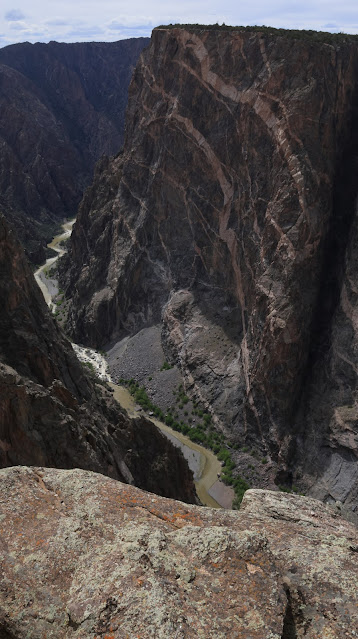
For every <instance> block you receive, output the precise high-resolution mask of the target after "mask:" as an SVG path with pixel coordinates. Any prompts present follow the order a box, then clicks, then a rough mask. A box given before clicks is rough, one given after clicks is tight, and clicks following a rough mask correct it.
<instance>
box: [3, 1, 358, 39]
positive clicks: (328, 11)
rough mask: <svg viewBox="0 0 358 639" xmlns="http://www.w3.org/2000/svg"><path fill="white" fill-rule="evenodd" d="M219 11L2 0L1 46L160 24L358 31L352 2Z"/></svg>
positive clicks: (230, 6)
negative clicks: (44, 7)
mask: <svg viewBox="0 0 358 639" xmlns="http://www.w3.org/2000/svg"><path fill="white" fill-rule="evenodd" d="M219 7H220V8H219V9H217V3H216V2H213V0H207V1H206V2H204V0H196V1H195V2H194V3H193V2H189V0H184V1H183V2H182V3H181V4H180V6H178V7H174V9H168V5H167V3H165V4H164V2H163V0H154V3H152V4H151V6H150V12H151V13H150V15H148V6H147V4H144V2H143V0H133V2H132V4H131V7H130V9H128V8H127V7H125V8H124V5H122V4H121V3H120V2H118V0H103V2H102V3H101V4H100V6H99V5H98V3H97V1H95V0H86V3H85V2H84V0H79V1H78V2H77V3H76V5H74V4H73V3H72V2H70V0H53V1H52V2H51V5H47V6H46V9H45V13H44V9H43V5H42V3H40V2H39V0H33V1H32V2H31V4H30V2H29V0H18V1H17V2H16V4H15V5H14V3H13V1H12V0H4V6H3V12H2V13H1V14H0V47H5V46H8V45H11V44H18V43H22V42H30V43H32V44H35V43H36V42H45V43H48V42H50V41H56V42H63V43H75V42H117V41H118V40H126V39H129V38H138V37H150V36H151V33H152V30H153V29H154V28H155V27H157V26H159V25H169V24H203V25H204V24H207V25H213V24H219V25H221V24H226V25H228V26H232V27H236V26H242V27H247V26H252V27H254V26H267V27H269V28H276V29H294V30H295V29H297V30H313V31H324V32H327V33H346V34H347V35H356V34H358V9H357V5H356V4H355V2H354V1H353V0H344V1H343V2H341V3H340V5H339V6H337V4H336V3H335V2H333V1H331V0H328V1H323V0H312V1H311V2H306V3H305V2H303V3H297V2H296V0H293V2H287V0H286V1H284V0H272V2H271V3H270V5H269V7H268V6H267V3H265V2H263V0H252V1H251V2H250V1H249V0H243V1H242V3H241V5H240V7H239V8H238V7H237V4H236V3H234V2H233V0H222V2H221V3H220V5H219Z"/></svg>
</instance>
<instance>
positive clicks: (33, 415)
mask: <svg viewBox="0 0 358 639" xmlns="http://www.w3.org/2000/svg"><path fill="white" fill-rule="evenodd" d="M0 299H1V307H0V468H3V467H6V466H13V465H20V466H21V465H39V464H40V465H41V464H43V465H47V466H54V467H59V468H76V467H77V468H84V469H87V470H93V471H97V472H100V473H102V474H104V475H109V476H110V477H113V478H114V479H120V480H122V481H125V482H128V483H131V484H133V483H134V484H136V485H137V486H140V487H141V488H144V489H146V490H149V491H152V492H155V493H159V494H162V495H164V496H167V497H174V498H177V499H182V500H184V501H188V502H193V503H194V502H195V490H194V484H193V481H192V473H191V471H189V468H188V466H187V463H186V461H185V459H184V457H183V456H182V454H181V452H180V451H179V450H178V449H177V448H175V447H174V446H172V444H171V442H169V440H168V439H167V438H166V437H164V436H163V435H162V434H161V433H160V432H159V431H158V429H157V428H156V427H155V426H154V425H153V424H152V423H151V422H149V421H147V420H146V419H144V418H140V419H134V420H133V419H130V418H129V417H128V416H127V414H126V412H125V411H123V410H121V409H120V407H119V405H118V404H117V402H115V401H114V400H113V398H112V394H111V392H110V391H109V390H108V389H107V388H105V387H104V386H103V385H101V384H99V383H98V380H97V379H96V378H93V377H90V376H89V374H88V373H86V371H85V369H84V367H83V365H82V364H81V363H80V362H79V361H78V360H77V357H76V355H75V353H74V351H73V349H72V346H71V344H70V342H69V341H68V340H67V338H66V337H65V336H64V335H63V333H62V332H61V330H60V329H59V327H58V325H57V324H56V322H55V321H54V320H53V319H52V317H51V315H50V313H49V311H48V308H47V306H46V303H45V301H44V299H43V297H42V293H41V292H40V289H39V288H38V286H37V284H36V282H35V280H34V277H33V274H32V272H31V269H30V267H29V265H28V263H27V261H26V259H25V256H24V253H23V251H22V249H21V247H20V245H19V243H18V241H17V240H16V238H15V236H14V232H13V231H12V230H11V229H10V228H9V227H8V225H7V223H6V221H5V219H4V217H2V216H1V215H0ZM0 634H1V633H0Z"/></svg>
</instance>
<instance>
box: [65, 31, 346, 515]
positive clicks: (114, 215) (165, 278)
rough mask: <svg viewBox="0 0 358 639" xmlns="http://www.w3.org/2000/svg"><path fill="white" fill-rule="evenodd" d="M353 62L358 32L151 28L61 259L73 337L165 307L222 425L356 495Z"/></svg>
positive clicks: (301, 474)
mask: <svg viewBox="0 0 358 639" xmlns="http://www.w3.org/2000/svg"><path fill="white" fill-rule="evenodd" d="M357 77H358V47H357V44H356V43H355V41H348V40H346V41H345V40H344V39H342V40H341V41H339V42H335V41H333V40H332V41H328V42H326V43H325V42H317V41H315V40H314V39H313V38H307V39H292V38H289V37H285V36H284V35H270V34H268V33H260V32H257V31H256V32H248V31H246V32H240V31H232V32H229V31H220V30H205V29H195V28H193V29H190V28H189V29H186V28H177V29H165V28H160V29H157V30H155V31H154V32H153V36H152V41H151V46H150V48H149V49H147V50H146V51H145V52H144V53H143V54H142V55H141V57H140V60H139V63H138V65H137V68H136V71H135V73H134V76H133V80H132V83H131V87H130V98H129V105H128V112H127V124H126V140H125V145H124V150H123V153H122V154H121V155H119V156H118V157H116V158H115V159H114V160H112V161H105V162H103V163H102V164H101V165H100V166H98V169H97V172H96V174H95V178H94V182H93V185H92V186H91V188H90V189H89V190H88V191H87V192H86V194H85V197H84V199H83V201H82V204H81V207H80V212H79V216H78V219H77V223H76V225H75V227H74V232H73V236H72V244H71V250H70V253H69V255H68V258H67V259H66V261H65V263H64V264H63V266H62V270H63V273H64V275H63V280H64V283H65V286H66V291H67V296H68V297H70V298H71V301H72V310H71V312H70V316H69V320H68V328H69V330H70V331H71V333H72V334H73V335H74V336H75V337H76V339H77V340H81V341H83V342H86V343H88V344H93V345H95V346H99V345H104V344H106V343H108V342H109V341H113V340H115V339H119V338H120V337H121V336H122V335H125V334H128V333H134V332H135V331H136V330H139V329H141V328H142V327H143V326H148V325H151V324H153V323H155V322H158V321H161V322H162V339H163V344H164V348H165V350H166V353H167V355H168V358H169V359H172V360H173V361H176V363H178V365H179V366H180V368H181V370H182V373H183V376H184V380H185V386H186V390H187V391H188V392H189V393H190V394H191V395H192V396H194V397H197V398H198V399H199V400H201V401H204V402H206V403H207V404H209V405H210V407H211V410H212V412H213V415H214V416H215V418H216V422H217V425H218V426H219V427H221V428H224V429H225V430H226V431H227V432H229V433H231V434H232V435H233V436H234V437H235V438H236V440H237V442H238V443H240V444H241V443H243V442H245V443H246V444H249V445H255V446H256V447H259V449H261V450H262V451H264V452H265V453H266V452H267V451H268V452H269V454H270V455H271V456H272V458H273V459H274V460H275V462H276V463H277V468H278V477H280V476H282V478H283V479H284V480H285V481H288V482H291V481H292V478H293V477H294V478H295V480H299V481H300V482H301V484H302V485H303V486H304V487H305V488H306V489H311V490H313V491H316V494H317V496H319V497H320V498H323V499H331V498H334V499H340V500H342V501H346V502H347V503H349V504H351V506H352V508H355V507H356V505H357V492H356V491H357V451H358V443H357V418H356V415H357V410H356V407H357V404H356V399H357V398H356V385H357V370H358V361H357V354H356V344H357V337H356V330H357V328H356V326H357V323H356V319H355V315H356V312H357V311H356V310H355V306H356V304H355V298H356V289H357V286H358V280H357V274H356V272H355V271H356V249H355V243H354V236H355V233H356V230H355V229H356V223H357V222H356V206H355V202H356V196H357V188H356V168H357V151H358V147H357V144H356V141H357V130H358V121H357V105H358V99H357V93H356V89H355V87H356V83H357ZM317 459H319V462H317ZM332 464H333V465H332Z"/></svg>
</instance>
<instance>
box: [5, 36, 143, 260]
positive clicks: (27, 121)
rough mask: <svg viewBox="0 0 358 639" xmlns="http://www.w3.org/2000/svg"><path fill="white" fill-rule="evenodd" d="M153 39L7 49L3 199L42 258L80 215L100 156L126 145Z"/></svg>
mask: <svg viewBox="0 0 358 639" xmlns="http://www.w3.org/2000/svg"><path fill="white" fill-rule="evenodd" d="M148 43H149V39H148V38H132V39H130V40H122V41H120V42H110V43H97V42H92V43H76V44H64V43H58V42H50V43H49V44H43V43H37V44H30V43H28V42H26V43H23V44H15V45H11V46H8V47H4V48H3V49H0V204H1V205H2V207H3V209H4V210H5V211H6V215H7V218H8V220H9V221H10V222H11V223H12V224H13V226H14V227H15V228H16V230H17V232H18V234H19V236H20V238H21V240H22V242H23V244H24V245H25V247H26V250H27V253H28V255H29V257H30V258H31V259H32V261H34V262H35V263H41V262H43V261H44V247H45V246H46V242H49V241H50V239H51V238H52V235H53V231H54V228H55V227H56V225H58V223H59V222H60V221H62V220H63V218H64V217H72V216H74V215H75V213H76V209H77V206H78V203H79V201H80V199H81V197H82V193H83V190H84V188H85V187H86V186H87V185H88V183H89V182H90V180H91V179H92V174H93V167H94V164H95V163H96V161H97V160H98V159H99V158H100V157H101V155H103V154H106V155H112V154H114V153H117V151H118V150H119V149H120V147H121V145H122V143H123V134H124V115H125V109H126V106H127V95H128V85H129V81H130V78H131V74H132V71H133V68H134V67H135V64H136V62H137V58H138V56H139V54H140V52H141V51H142V49H143V47H145V46H146V45H147V44H148Z"/></svg>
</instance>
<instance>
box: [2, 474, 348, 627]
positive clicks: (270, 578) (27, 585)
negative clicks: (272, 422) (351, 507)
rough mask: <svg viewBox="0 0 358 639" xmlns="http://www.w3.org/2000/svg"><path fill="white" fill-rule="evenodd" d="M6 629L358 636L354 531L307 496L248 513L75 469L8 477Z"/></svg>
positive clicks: (266, 499)
mask: <svg viewBox="0 0 358 639" xmlns="http://www.w3.org/2000/svg"><path fill="white" fill-rule="evenodd" d="M0 504H1V506H0V513H1V514H0V534H1V537H0V544H1V545H0V561H1V573H0V574H1V575H2V576H1V577H0V637H2V638H5V639H9V638H10V639H20V638H21V639H23V638H24V637H26V638H27V639H39V638H41V639H42V638H45V637H46V639H52V638H53V639H54V638H56V639H64V638H66V639H67V638H76V639H80V638H82V639H95V638H96V639H125V638H130V639H134V638H137V637H140V638H141V639H147V638H149V637H155V638H156V639H174V638H176V639H184V638H185V639H189V638H190V639H191V638H193V639H194V638H195V639H196V638H197V637H202V638H205V639H209V638H210V639H211V638H212V639H214V638H215V639H227V638H228V637H230V638H234V637H235V638H237V639H238V638H241V639H269V638H270V639H294V638H300V637H305V638H306V639H318V638H326V639H328V637H329V639H343V638H344V637H349V638H352V637H357V636H358V633H357V630H356V629H357V627H358V625H357V624H358V607H357V603H358V593H357V582H358V562H357V552H358V531H357V529H356V528H355V527H354V526H353V525H352V524H349V523H348V522H346V521H344V520H342V519H341V518H340V517H339V516H338V515H336V514H335V513H334V512H333V511H331V510H330V509H329V508H328V507H326V506H324V505H323V504H321V503H320V502H317V501H315V500H313V499H308V498H303V497H298V496H294V495H287V494H280V493H273V492H269V491H261V490H251V491H248V492H247V493H246V495H245V498H244V501H243V505H242V509H241V511H240V512H238V513H234V512H233V511H216V510H211V509H206V508H200V507H197V506H188V505H185V504H183V503H180V502H176V501H172V500H168V499H164V498H161V497H158V496H155V495H152V494H149V493H145V492H142V491H141V490H139V489H136V488H134V487H132V486H127V485H123V484H121V483H119V482H117V481H114V480H112V479H109V478H106V477H103V476H102V475H98V474H94V473H90V472H85V471H81V470H72V471H64V470H54V469H45V468H25V467H21V468H8V469H5V470H2V471H0Z"/></svg>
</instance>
